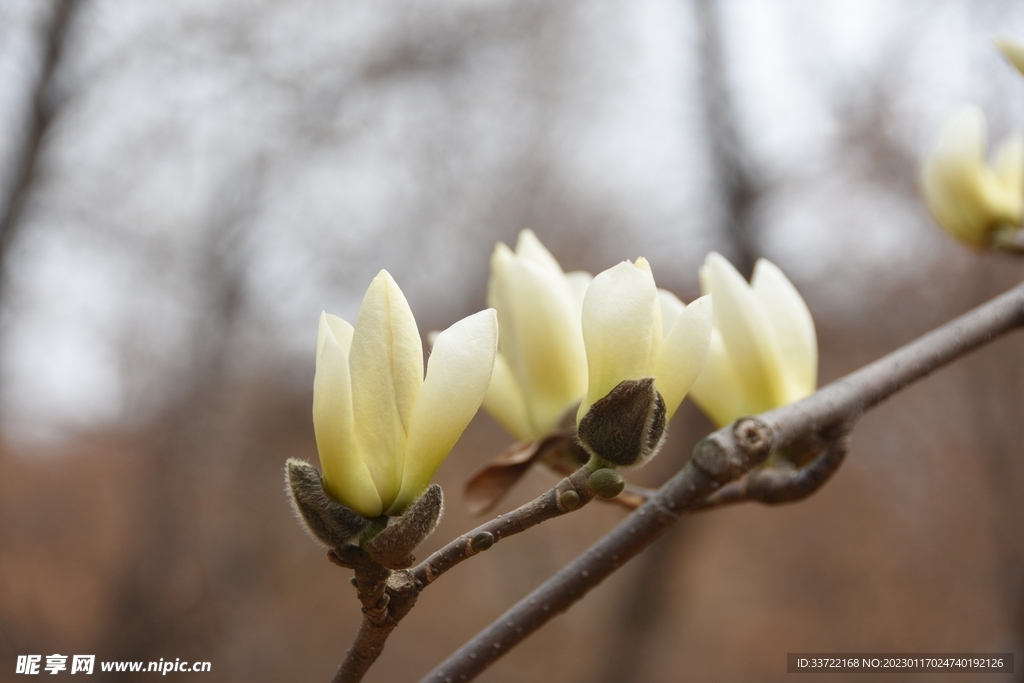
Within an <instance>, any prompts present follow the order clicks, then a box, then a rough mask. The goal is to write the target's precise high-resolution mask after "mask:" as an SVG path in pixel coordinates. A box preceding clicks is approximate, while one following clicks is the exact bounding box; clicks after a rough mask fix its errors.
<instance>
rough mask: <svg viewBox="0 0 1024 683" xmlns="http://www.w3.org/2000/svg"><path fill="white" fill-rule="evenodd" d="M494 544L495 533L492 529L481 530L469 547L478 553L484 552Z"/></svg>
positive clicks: (472, 539)
mask: <svg viewBox="0 0 1024 683" xmlns="http://www.w3.org/2000/svg"><path fill="white" fill-rule="evenodd" d="M492 545H494V534H492V533H491V532H490V531H481V532H480V533H478V534H475V535H474V536H473V538H471V539H470V541H469V547H470V548H472V549H473V550H475V551H477V552H478V553H482V552H483V551H485V550H487V549H488V548H490V547H491V546H492Z"/></svg>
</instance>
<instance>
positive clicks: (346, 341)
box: [313, 270, 498, 518]
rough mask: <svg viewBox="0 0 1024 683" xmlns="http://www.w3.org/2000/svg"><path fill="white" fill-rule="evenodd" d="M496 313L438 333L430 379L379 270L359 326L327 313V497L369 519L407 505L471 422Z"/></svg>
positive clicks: (322, 337) (318, 424)
mask: <svg viewBox="0 0 1024 683" xmlns="http://www.w3.org/2000/svg"><path fill="white" fill-rule="evenodd" d="M497 341H498V328H497V319H496V316H495V313H494V311H492V310H486V311H481V312H480V313H476V314H474V315H471V316H469V317H467V318H464V319H463V320H460V321H459V322H457V323H455V324H454V325H452V326H451V327H449V328H448V329H447V330H445V331H444V332H442V333H440V334H439V335H438V337H437V340H436V341H435V343H434V347H433V351H432V353H431V355H430V362H429V364H428V367H427V376H426V379H424V378H423V346H422V343H421V341H420V335H419V331H418V329H417V328H416V320H415V318H413V315H412V311H411V310H410V309H409V303H408V302H407V301H406V300H405V296H404V295H403V294H402V290H400V289H399V288H398V285H397V284H396V283H395V281H394V280H393V279H392V278H391V275H389V274H388V272H387V271H385V270H382V271H380V273H379V274H378V275H377V277H375V278H374V279H373V282H372V283H371V284H370V288H369V289H368V290H367V291H366V296H365V297H364V298H363V303H362V305H361V306H360V308H359V314H358V316H357V317H356V324H355V327H354V328H353V327H352V325H350V324H349V323H347V322H345V321H344V320H342V319H341V318H339V317H337V316H333V315H328V314H327V313H322V314H321V315H320V328H319V332H318V335H317V353H316V378H315V379H314V381H313V429H314V431H315V433H316V445H317V450H318V451H319V453H320V465H321V467H322V469H323V479H324V488H325V490H326V491H327V493H328V495H330V496H331V497H332V498H334V499H335V500H337V501H338V502H340V503H342V504H344V505H346V506H348V507H350V508H351V509H353V510H355V511H356V512H357V513H359V514H360V515H362V516H363V517H368V518H370V517H377V516H379V515H381V514H387V515H395V514H400V513H401V512H403V511H404V510H405V509H406V508H407V507H408V506H409V505H410V504H411V503H412V502H413V501H414V500H416V498H417V497H418V496H419V495H420V494H422V493H423V491H424V490H425V489H426V488H427V486H428V485H429V484H430V480H431V478H432V477H433V476H434V472H436V471H437V468H438V467H439V466H440V465H441V462H442V461H444V459H445V457H446V456H447V455H448V452H449V451H450V450H451V449H452V446H454V445H455V442H456V440H458V438H459V436H460V435H461V434H462V431H463V430H464V429H465V428H466V425H467V424H469V421H470V419H472V417H473V415H474V413H476V411H477V408H479V407H480V402H481V400H483V396H484V392H485V391H486V389H487V384H488V382H489V381H490V377H491V369H492V367H493V364H494V354H495V350H496V347H497Z"/></svg>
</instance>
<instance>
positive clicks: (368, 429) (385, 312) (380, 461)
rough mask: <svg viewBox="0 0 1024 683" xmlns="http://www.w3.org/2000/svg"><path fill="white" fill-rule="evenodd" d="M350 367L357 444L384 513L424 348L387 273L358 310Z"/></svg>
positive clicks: (394, 488)
mask: <svg viewBox="0 0 1024 683" xmlns="http://www.w3.org/2000/svg"><path fill="white" fill-rule="evenodd" d="M349 367H350V368H351V371H352V400H353V408H354V416H355V429H356V440H357V441H358V443H359V450H360V452H361V453H363V457H364V459H365V462H366V466H367V468H368V469H369V470H370V475H371V476H372V477H373V481H374V483H375V484H376V485H377V492H378V493H379V495H380V497H381V501H382V502H383V504H384V507H385V508H387V507H389V506H390V504H391V502H393V501H394V499H395V496H397V495H398V489H399V486H400V485H401V481H402V480H401V477H402V462H403V460H404V457H405V442H406V435H407V433H408V425H409V422H410V420H411V418H412V411H413V406H414V405H415V402H416V397H417V394H418V393H419V390H420V386H421V385H422V384H423V346H422V342H421V341H420V335H419V330H418V329H417V328H416V319H415V318H414V317H413V315H412V311H411V310H410V308H409V303H408V301H406V299H405V296H404V295H403V294H402V290H400V289H399V288H398V285H397V284H395V281H394V280H393V279H392V278H391V275H390V274H388V272H387V271H385V270H382V271H381V272H380V273H379V274H378V275H377V277H375V278H374V279H373V282H372V283H371V284H370V288H369V289H368V290H367V291H366V296H365V297H364V298H363V303H362V306H360V308H359V315H358V316H357V317H356V325H355V331H354V332H353V335H352V351H351V355H350V357H349Z"/></svg>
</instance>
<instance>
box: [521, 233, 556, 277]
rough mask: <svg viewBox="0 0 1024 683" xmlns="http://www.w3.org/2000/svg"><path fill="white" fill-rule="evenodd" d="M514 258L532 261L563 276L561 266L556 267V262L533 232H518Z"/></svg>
mask: <svg viewBox="0 0 1024 683" xmlns="http://www.w3.org/2000/svg"><path fill="white" fill-rule="evenodd" d="M516 256H519V257H521V258H525V259H526V260H528V261H532V262H533V263H535V264H537V265H539V266H541V267H542V268H544V269H546V270H549V271H551V272H552V273H556V274H558V275H563V272H562V266H560V265H558V261H556V260H555V257H554V256H552V255H551V252H550V251H548V250H547V247H545V246H544V245H543V244H541V242H540V240H539V239H537V236H536V235H535V234H533V230H521V231H520V232H519V238H518V239H517V240H516Z"/></svg>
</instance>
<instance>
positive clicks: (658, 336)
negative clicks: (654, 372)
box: [633, 256, 665, 368]
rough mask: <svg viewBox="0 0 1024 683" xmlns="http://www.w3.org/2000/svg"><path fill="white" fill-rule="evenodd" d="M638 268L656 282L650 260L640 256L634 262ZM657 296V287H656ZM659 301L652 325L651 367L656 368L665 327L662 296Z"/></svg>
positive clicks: (655, 308)
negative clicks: (662, 319) (662, 317)
mask: <svg viewBox="0 0 1024 683" xmlns="http://www.w3.org/2000/svg"><path fill="white" fill-rule="evenodd" d="M633 265H635V266H636V267H637V268H639V269H640V270H642V271H644V272H645V273H647V274H648V275H650V276H651V282H654V272H653V271H652V270H651V264H650V262H649V261H648V260H647V259H645V258H644V257H643V256H641V257H640V258H638V259H637V260H636V261H635V262H634V264H633ZM654 291H655V296H656V297H657V291H658V290H657V288H655V290H654ZM657 301H658V303H657V305H656V306H655V307H654V324H653V325H652V326H651V359H650V367H651V368H654V364H655V363H657V362H658V352H659V351H660V350H661V340H662V338H663V337H664V336H665V335H664V327H663V325H662V321H661V300H660V297H659V298H658V299H657Z"/></svg>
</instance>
